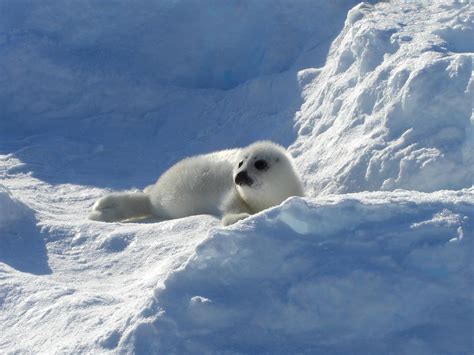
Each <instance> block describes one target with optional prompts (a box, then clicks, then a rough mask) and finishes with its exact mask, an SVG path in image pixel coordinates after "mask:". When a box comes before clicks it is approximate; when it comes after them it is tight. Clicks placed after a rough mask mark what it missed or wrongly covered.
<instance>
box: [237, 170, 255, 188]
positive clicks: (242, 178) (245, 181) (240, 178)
mask: <svg viewBox="0 0 474 355" xmlns="http://www.w3.org/2000/svg"><path fill="white" fill-rule="evenodd" d="M234 181H235V183H236V184H237V185H239V186H242V185H247V186H251V185H252V184H253V180H252V179H251V178H250V176H249V175H248V174H247V171H245V170H243V171H241V172H239V173H238V174H237V175H236V176H235V180H234Z"/></svg>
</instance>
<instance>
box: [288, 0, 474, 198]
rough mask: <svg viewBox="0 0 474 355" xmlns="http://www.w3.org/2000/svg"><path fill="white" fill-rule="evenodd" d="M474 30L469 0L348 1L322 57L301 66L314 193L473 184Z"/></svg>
mask: <svg viewBox="0 0 474 355" xmlns="http://www.w3.org/2000/svg"><path fill="white" fill-rule="evenodd" d="M473 38H474V9H473V8H472V6H471V5H470V4H469V3H467V2H464V3H463V2H455V3H452V4H451V5H449V4H448V2H446V3H444V4H441V3H439V4H438V5H435V4H434V3H433V4H431V5H429V6H427V5H425V4H423V5H421V4H420V5H416V4H406V5H403V4H401V5H395V4H390V5H389V4H378V5H377V6H375V7H372V6H368V5H364V4H361V5H359V6H357V7H356V8H354V9H352V10H351V11H350V12H349V14H348V17H347V20H346V24H345V27H344V29H343V31H342V33H341V34H340V35H339V36H338V38H337V39H336V40H335V41H334V43H333V45H332V48H331V51H330V53H329V56H328V59H327V62H326V65H325V66H324V67H323V68H322V69H321V70H318V71H314V70H308V71H302V72H300V73H299V76H300V78H301V80H304V81H305V82H307V84H306V86H305V88H304V97H305V102H304V104H303V105H302V107H301V110H300V111H299V113H298V115H297V122H298V124H299V126H300V129H299V137H298V139H297V140H296V143H295V144H294V146H293V147H294V148H295V149H294V150H293V152H294V153H295V154H297V155H298V161H299V166H300V168H301V170H302V171H304V173H305V178H306V181H307V184H308V187H309V188H310V189H311V190H312V191H313V193H321V192H323V193H334V192H338V193H340V192H354V191H365V190H379V189H382V190H393V189H396V188H405V189H415V190H421V191H434V190H437V189H443V188H448V189H458V188H462V187H469V186H471V185H472V183H473V174H474V141H473V139H474V138H473V131H472V125H473V122H472V109H473V106H472V105H473V97H474V82H473V80H472V71H473V64H472V63H473V52H474V41H473V40H472V39H473ZM313 77H316V78H314V79H312V78H313Z"/></svg>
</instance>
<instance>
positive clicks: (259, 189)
mask: <svg viewBox="0 0 474 355" xmlns="http://www.w3.org/2000/svg"><path fill="white" fill-rule="evenodd" d="M258 160H265V161H266V162H267V163H268V168H267V169H265V170H264V171H261V170H258V169H257V168H256V167H255V165H254V164H255V162H256V161H258ZM239 163H241V164H240V167H239ZM243 170H245V171H246V172H247V174H248V176H249V177H250V178H251V179H252V180H253V183H252V185H251V186H247V185H237V184H235V183H234V181H235V177H236V175H237V174H238V173H239V172H240V171H243ZM303 195H304V193H303V187H302V183H301V180H300V178H299V177H298V174H297V173H296V171H295V169H294V167H293V164H292V161H291V158H290V156H289V155H288V153H287V152H286V150H285V149H284V148H283V147H281V146H280V145H277V144H275V143H272V142H269V141H261V142H256V143H254V144H252V145H250V146H248V147H246V148H242V149H231V150H223V151H220V152H215V153H210V154H205V155H198V156H194V157H190V158H186V159H184V160H182V161H180V162H178V163H176V164H175V165H174V166H172V167H171V168H170V169H168V170H167V171H166V172H165V173H164V174H163V175H162V176H161V177H160V178H159V179H158V181H157V182H156V183H155V184H154V185H151V186H149V187H147V188H146V189H145V190H144V192H125V193H114V194H111V195H108V196H105V197H103V198H101V199H100V200H98V201H97V202H96V203H95V204H94V206H93V211H92V213H91V214H90V216H89V218H90V219H93V220H99V221H106V222H112V221H120V220H127V219H131V218H140V217H146V216H155V217H158V218H160V219H173V218H180V217H185V216H191V215H197V214H212V215H216V216H221V217H222V223H223V224H224V225H229V224H233V223H235V222H237V221H239V220H241V219H243V218H246V217H248V216H250V215H251V214H254V213H257V212H259V211H261V210H264V209H266V208H269V207H272V206H275V205H278V204H280V203H281V202H283V201H284V200H285V199H287V198H288V197H290V196H303Z"/></svg>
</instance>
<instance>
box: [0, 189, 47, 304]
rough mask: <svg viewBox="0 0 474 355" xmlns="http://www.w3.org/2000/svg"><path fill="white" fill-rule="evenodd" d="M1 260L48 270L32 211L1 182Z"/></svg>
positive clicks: (33, 270) (34, 270) (40, 271)
mask: <svg viewBox="0 0 474 355" xmlns="http://www.w3.org/2000/svg"><path fill="white" fill-rule="evenodd" d="M0 263H5V264H7V265H9V266H10V267H13V268H15V269H17V270H20V271H24V272H30V273H33V274H45V273H50V272H51V270H50V269H49V267H48V262H47V255H46V247H45V244H44V241H43V239H42V237H41V235H40V233H39V231H38V230H37V228H36V218H35V215H34V212H33V210H32V209H31V208H29V207H27V206H26V205H25V204H23V203H21V202H20V201H18V200H17V199H15V198H14V197H12V196H11V194H10V192H9V190H8V189H7V188H6V187H5V186H3V185H1V184H0ZM0 304H1V297H0Z"/></svg>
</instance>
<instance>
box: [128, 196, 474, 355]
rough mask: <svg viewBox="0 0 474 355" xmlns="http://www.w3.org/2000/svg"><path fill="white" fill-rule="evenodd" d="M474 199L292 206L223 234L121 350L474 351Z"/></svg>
mask: <svg viewBox="0 0 474 355" xmlns="http://www.w3.org/2000/svg"><path fill="white" fill-rule="evenodd" d="M473 218H474V190H472V189H471V190H466V191H463V193H457V192H447V191H444V192H443V191H441V192H437V193H433V194H424V193H416V194H412V193H409V192H404V191H399V192H395V193H383V192H378V193H372V194H353V195H346V196H332V197H328V198H326V199H313V200H305V199H300V198H291V199H289V200H288V201H286V202H285V203H284V204H283V205H282V206H280V207H278V208H274V209H272V210H269V211H267V212H265V213H262V214H260V215H259V216H257V217H255V218H252V219H250V220H248V221H246V222H244V223H242V224H240V225H238V226H236V227H234V228H232V229H215V230H214V231H212V232H211V234H210V236H209V238H208V239H207V240H206V241H204V242H203V243H202V244H201V245H199V246H198V248H197V249H196V252H195V255H194V256H192V257H191V258H190V259H189V261H188V262H187V264H186V265H185V266H184V267H183V268H182V270H180V271H177V272H175V273H173V274H171V275H170V276H169V277H168V279H167V280H166V282H165V286H164V288H159V289H158V290H157V296H156V297H157V300H156V302H155V303H154V304H153V305H152V306H150V307H149V308H148V309H147V310H146V311H144V312H142V313H144V314H150V313H151V314H153V315H154V317H152V316H150V317H149V318H148V319H145V320H144V321H142V322H141V323H140V324H139V325H137V327H136V329H135V330H134V331H133V332H132V333H131V334H129V335H128V337H126V338H125V340H123V342H122V346H125V347H127V346H128V347H129V349H133V350H134V351H137V350H138V349H140V351H144V352H145V353H147V351H152V350H153V351H152V352H155V353H195V352H199V353H289V352H293V353H294V352H297V353H324V354H334V353H387V352H391V353H416V354H434V353H468V352H469V351H470V350H472V346H473V345H474V344H473V342H472V332H473V330H474V329H473V323H472V317H473V316H474V313H473V312H474V310H473V307H472V305H473V303H472V302H473V294H472V292H471V291H472V287H473V283H472V280H473V276H474V273H473V268H472V266H473V264H472V260H473V250H474V225H473Z"/></svg>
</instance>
